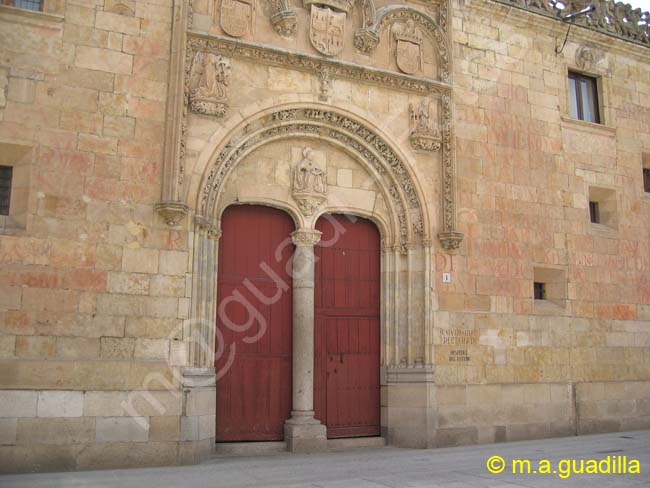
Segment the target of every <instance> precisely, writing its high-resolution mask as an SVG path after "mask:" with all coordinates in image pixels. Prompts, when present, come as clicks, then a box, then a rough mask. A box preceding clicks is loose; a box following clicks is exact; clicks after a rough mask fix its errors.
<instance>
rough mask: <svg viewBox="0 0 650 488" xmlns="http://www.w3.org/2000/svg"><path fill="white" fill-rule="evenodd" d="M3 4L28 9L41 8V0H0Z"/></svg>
mask: <svg viewBox="0 0 650 488" xmlns="http://www.w3.org/2000/svg"><path fill="white" fill-rule="evenodd" d="M0 2H1V3H2V4H4V5H10V6H12V7H18V8H26V9H29V10H43V0H0Z"/></svg>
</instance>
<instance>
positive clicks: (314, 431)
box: [284, 411, 327, 453]
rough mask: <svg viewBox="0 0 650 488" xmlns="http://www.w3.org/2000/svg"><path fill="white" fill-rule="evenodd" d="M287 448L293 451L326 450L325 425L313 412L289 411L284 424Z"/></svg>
mask: <svg viewBox="0 0 650 488" xmlns="http://www.w3.org/2000/svg"><path fill="white" fill-rule="evenodd" d="M284 440H285V441H286V443H287V450H289V452H295V453H309V452H322V451H326V450H327V427H326V426H324V425H323V424H321V423H320V421H318V420H316V419H315V418H314V412H313V411H311V412H302V411H301V412H297V411H293V412H291V418H290V419H289V420H287V421H286V422H285V424H284Z"/></svg>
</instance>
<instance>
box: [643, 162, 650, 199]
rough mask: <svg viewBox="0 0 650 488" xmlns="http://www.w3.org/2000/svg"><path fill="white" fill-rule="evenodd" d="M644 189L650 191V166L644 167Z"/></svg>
mask: <svg viewBox="0 0 650 488" xmlns="http://www.w3.org/2000/svg"><path fill="white" fill-rule="evenodd" d="M643 191H645V192H646V193H650V168H643Z"/></svg>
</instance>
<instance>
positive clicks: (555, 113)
mask: <svg viewBox="0 0 650 488" xmlns="http://www.w3.org/2000/svg"><path fill="white" fill-rule="evenodd" d="M15 3H16V6H0V41H1V42H0V166H2V167H3V168H5V169H4V170H3V171H4V173H2V174H3V175H5V176H4V178H5V179H4V180H3V181H10V184H9V187H10V192H7V191H6V189H5V190H3V191H5V195H6V196H7V197H8V199H9V205H8V209H7V211H6V212H5V213H7V214H8V215H3V216H0V388H1V390H0V469H1V470H2V471H5V472H6V471H35V470H54V469H64V470H69V469H89V468H99V467H123V466H146V465H170V464H178V463H194V462H198V461H200V460H201V459H204V458H205V457H207V456H209V455H210V454H211V453H212V452H213V451H214V449H215V435H217V437H218V432H216V430H215V425H216V424H217V425H218V424H219V418H220V417H219V410H218V408H217V404H218V400H217V399H218V398H222V397H219V394H220V393H219V392H220V390H219V387H220V381H221V379H222V378H221V376H220V370H219V368H216V369H215V351H216V352H217V356H221V355H223V354H224V353H225V352H224V351H225V350H226V349H227V346H231V345H230V344H223V343H221V342H223V341H220V338H221V339H222V338H223V336H222V334H221V332H220V329H219V324H218V320H217V318H216V317H217V313H216V311H217V309H218V307H219V303H218V302H219V300H222V299H223V297H221V298H220V299H219V300H218V299H217V291H218V290H217V282H218V276H220V275H219V272H220V271H219V270H220V269H221V268H220V266H221V265H223V264H224V263H220V262H219V259H218V258H219V255H220V254H219V252H220V251H219V250H220V244H221V243H222V242H223V241H224V239H226V238H227V236H226V235H225V234H224V232H222V225H221V220H222V216H223V215H224V212H227V209H230V208H233V207H236V206H238V205H243V204H248V205H255V206H257V207H254V208H259V207H272V208H275V209H279V210H281V211H282V212H284V213H286V214H287V215H289V216H290V218H291V220H292V222H293V224H294V226H295V230H294V231H293V232H292V233H291V238H292V242H293V245H294V246H295V250H294V251H293V281H292V288H291V292H292V296H293V308H292V311H291V315H290V317H291V326H292V330H293V332H292V340H293V346H292V347H293V349H292V351H293V352H292V355H291V357H290V361H291V364H292V367H293V372H292V377H291V378H290V379H289V380H287V381H288V383H287V381H285V383H283V386H284V388H285V389H286V390H287V391H291V392H292V393H291V412H290V413H288V414H287V418H286V427H285V429H284V441H285V442H286V445H287V448H288V449H290V450H294V451H301V450H315V449H325V448H326V447H327V442H328V440H327V437H328V431H327V429H326V426H325V425H323V424H322V423H321V422H320V421H319V420H318V418H316V417H315V414H314V408H315V407H314V391H313V388H314V387H313V385H314V371H313V369H314V368H313V366H314V354H315V348H316V347H317V346H315V345H314V339H313V338H314V327H315V318H314V307H315V305H314V286H316V287H318V286H319V285H315V284H314V281H315V278H314V266H315V264H314V263H315V261H316V259H315V253H318V249H316V250H315V246H318V245H320V244H319V241H320V232H318V231H317V230H316V229H317V222H318V221H319V218H322V216H323V215H329V214H345V215H348V216H350V215H354V216H356V217H359V218H362V219H365V220H366V221H370V222H372V223H373V225H374V226H375V227H376V229H377V231H378V233H379V235H380V238H381V247H380V250H379V251H378V256H377V259H378V260H379V261H378V262H379V263H380V270H381V271H380V285H379V286H380V311H381V313H380V319H379V322H378V333H379V336H378V337H379V352H380V353H379V356H378V358H379V359H378V364H377V365H376V373H377V377H378V378H379V380H378V381H379V385H380V386H379V388H380V393H381V395H380V397H379V398H378V399H377V405H376V408H377V409H378V411H379V412H380V414H381V415H380V425H379V426H378V427H380V433H381V436H382V437H383V438H384V439H385V441H386V443H388V444H390V445H395V446H405V447H419V448H428V447H442V446H452V445H460V444H471V443H488V442H499V441H505V440H519V439H532V438H540V437H549V436H568V435H579V434H588V433H594V432H606V431H617V430H630V429H640V428H648V427H650V277H649V271H650V193H649V192H650V188H647V187H646V188H644V168H645V169H650V103H649V102H648V100H649V99H648V98H645V97H647V96H648V95H649V94H650V63H649V61H650V55H649V53H650V50H648V47H650V46H649V44H650V42H649V39H648V27H647V25H648V14H647V13H642V12H641V11H639V10H634V9H631V8H629V7H621V6H620V5H622V4H620V5H618V4H616V5H615V4H614V2H611V1H605V0H598V1H597V2H596V4H594V8H595V9H594V10H592V11H589V12H587V11H582V12H580V13H579V14H578V15H575V14H577V13H578V12H579V11H580V9H581V6H582V4H580V5H569V6H567V7H566V8H564V9H562V8H563V7H564V6H563V5H561V4H557V5H555V6H554V3H553V2H550V3H548V4H545V3H543V2H538V1H536V0H516V1H514V0H513V1H510V0H498V1H495V0H471V1H469V0H451V1H450V2H447V1H446V0H411V1H404V2H397V1H391V0H356V1H355V0H318V1H312V0H269V1H262V0H43V1H42V2H31V1H22V2H21V1H19V0H17V1H16V2H15ZM32 4H37V5H38V6H37V7H36V10H33V8H34V7H33V5H32ZM30 7H31V8H30ZM587 10H588V9H587ZM571 73H575V74H577V75H579V76H582V77H585V78H580V79H586V80H587V82H590V81H589V80H592V81H591V82H590V83H593V85H592V88H593V91H592V92H579V93H581V94H582V95H584V96H585V97H586V98H584V99H582V98H580V99H579V100H580V102H579V107H580V108H579V110H580V113H578V115H577V116H576V114H577V112H576V110H578V109H577V108H576V107H577V106H576V105H575V103H572V100H573V102H576V100H578V99H576V98H575V97H576V95H575V92H574V91H572V88H575V86H576V85H574V84H573V81H570V76H571ZM587 82H585V83H587ZM581 86H582V85H581ZM584 86H588V84H587V85H584ZM589 97H592V98H589ZM590 101H591V102H592V104H593V105H592V107H591V108H592V112H593V111H594V110H595V111H596V112H597V114H598V119H597V121H589V118H588V117H586V116H585V113H583V112H584V111H585V110H587V108H588V105H589V103H588V102H590ZM591 115H592V116H593V113H592V114H591ZM579 119H583V120H579ZM7 168H10V169H7ZM646 173H647V172H646ZM0 203H2V202H1V201H0ZM596 214H597V215H596ZM298 268H299V269H301V270H302V272H301V273H298V272H296V269H298ZM270 306H272V304H271V305H270ZM316 322H318V321H317V320H316ZM316 354H318V353H316ZM342 358H343V356H342V355H341V363H342V362H343V359H342ZM217 359H219V358H218V357H217ZM373 367H374V366H373ZM224 374H227V372H224ZM289 385H291V386H289ZM361 386H363V385H361ZM233 391H234V390H233ZM222 395H225V394H224V393H223V392H222ZM230 395H236V393H232V392H231V393H230ZM215 422H216V424H215ZM244 440H245V439H244Z"/></svg>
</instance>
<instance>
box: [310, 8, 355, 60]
mask: <svg viewBox="0 0 650 488" xmlns="http://www.w3.org/2000/svg"><path fill="white" fill-rule="evenodd" d="M345 20H346V13H345V12H335V11H334V10H332V9H330V8H328V7H318V6H316V5H312V6H311V24H310V27H309V39H310V40H311V45H312V46H314V49H316V51H318V52H319V53H321V54H324V55H325V56H336V55H337V54H339V53H340V52H341V51H343V40H344V37H345Z"/></svg>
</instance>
